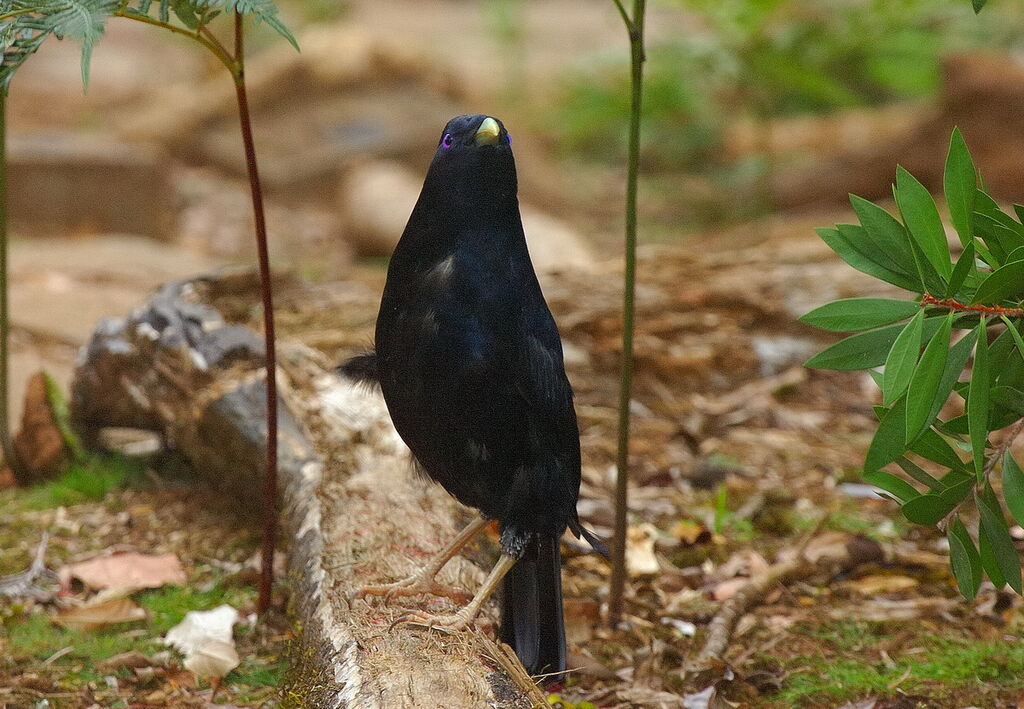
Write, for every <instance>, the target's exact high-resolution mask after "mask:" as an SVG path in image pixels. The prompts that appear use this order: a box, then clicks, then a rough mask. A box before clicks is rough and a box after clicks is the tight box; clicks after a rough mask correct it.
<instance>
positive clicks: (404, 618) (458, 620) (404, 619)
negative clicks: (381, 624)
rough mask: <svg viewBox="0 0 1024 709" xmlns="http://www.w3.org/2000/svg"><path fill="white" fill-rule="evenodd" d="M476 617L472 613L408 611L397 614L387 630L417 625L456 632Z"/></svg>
mask: <svg viewBox="0 0 1024 709" xmlns="http://www.w3.org/2000/svg"><path fill="white" fill-rule="evenodd" d="M475 619H476V614H473V613H464V612H460V613H455V614H453V615H432V614H430V613H424V612H423V611H408V612H407V613H403V614H402V615H400V616H398V618H396V619H395V620H394V621H393V622H392V623H391V625H390V626H389V627H388V630H389V631H390V630H394V629H395V628H396V627H398V626H399V625H418V626H421V627H423V628H428V629H430V630H440V631H442V632H446V633H457V632H460V631H462V630H466V629H467V628H469V627H470V626H471V625H473V621H474V620H475Z"/></svg>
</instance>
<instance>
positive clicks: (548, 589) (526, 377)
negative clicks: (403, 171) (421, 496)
mask: <svg viewBox="0 0 1024 709" xmlns="http://www.w3.org/2000/svg"><path fill="white" fill-rule="evenodd" d="M516 193H517V183H516V169H515V161H514V159H513V156H512V149H511V140H510V139H509V137H508V133H507V132H506V131H505V128H504V126H502V125H501V123H500V122H499V121H497V120H496V119H493V118H489V117H487V116H481V115H471V116H459V117H457V118H454V119H452V120H451V121H449V123H448V125H447V126H446V127H445V129H444V132H443V134H442V137H441V140H440V141H439V143H438V147H437V152H436V153H435V155H434V158H433V161H432V162H431V164H430V168H429V170H428V172H427V176H426V179H425V180H424V183H423V190H422V192H421V193H420V197H419V200H418V201H417V203H416V206H415V208H414V209H413V212H412V215H411V216H410V218H409V222H408V224H407V226H406V228H405V231H404V233H403V235H402V238H401V240H400V241H399V243H398V245H397V246H396V248H395V251H394V254H393V256H392V258H391V262H390V266H389V268H388V276H387V283H386V285H385V287H384V294H383V297H382V299H381V306H380V313H379V315H378V318H377V327H376V333H375V351H374V352H373V353H370V354H367V355H363V356H361V357H358V358H355V359H353V360H351V361H349V362H348V363H346V364H345V365H343V367H342V371H343V372H345V373H346V374H348V375H349V376H352V377H354V378H356V379H361V380H376V381H378V382H379V383H380V387H381V390H382V392H383V395H384V399H385V401H386V402H387V406H388V410H389V412H390V414H391V418H392V420H393V422H394V424H395V428H396V429H397V430H398V432H399V434H400V435H401V436H402V438H403V439H404V440H405V442H406V443H407V444H408V446H409V448H410V450H411V451H412V453H413V455H414V457H415V459H416V461H417V462H418V464H419V466H420V468H421V469H422V470H423V472H425V474H426V475H428V476H429V477H430V478H432V479H433V480H435V481H437V482H438V483H440V484H441V485H442V486H443V487H444V488H445V489H446V490H447V491H448V492H449V493H451V494H452V495H453V496H454V497H456V498H457V499H458V500H459V501H460V502H462V503H463V504H466V505H468V506H470V507H475V508H477V509H479V510H480V512H481V513H482V515H484V516H485V517H486V518H489V519H492V520H497V521H498V523H499V525H500V530H501V547H502V550H503V552H504V553H505V554H507V555H508V556H509V557H511V558H513V559H516V560H519V561H518V563H516V564H515V565H514V566H512V568H511V570H510V571H508V573H507V575H506V576H505V578H504V581H503V598H502V636H503V638H504V639H505V640H506V641H507V642H509V643H510V644H511V645H512V646H513V647H514V648H515V650H516V652H517V654H518V655H519V657H520V659H521V660H522V661H523V663H524V665H525V666H526V667H527V669H528V670H530V671H531V672H539V671H545V670H546V671H549V672H550V671H554V672H558V671H561V670H563V669H564V668H565V639H564V626H563V619H562V598H561V576H560V566H561V562H560V552H559V538H560V537H561V535H562V533H563V532H564V531H565V529H566V527H568V528H569V529H570V530H571V531H572V532H573V533H574V534H575V535H576V536H580V535H581V534H582V535H585V536H586V537H587V538H588V539H589V540H591V543H592V544H595V545H596V546H598V547H601V548H602V549H603V545H601V543H600V542H599V541H598V540H597V539H596V538H594V537H593V536H592V535H591V534H590V533H588V532H586V531H585V530H583V528H582V527H581V526H580V522H579V517H578V515H577V513H576V499H577V495H578V493H579V485H580V446H579V430H578V427H577V423H576V414H575V411H574V409H573V395H572V389H571V387H570V385H569V381H568V379H567V378H566V375H565V370H564V366H563V361H562V345H561V340H560V338H559V335H558V330H557V328H556V326H555V321H554V319H553V318H552V316H551V312H550V310H549V309H548V306H547V303H546V302H545V301H544V296H543V294H542V293H541V288H540V285H539V283H538V281H537V276H536V274H535V272H534V269H533V264H532V263H531V261H530V255H529V252H528V250H527V245H526V240H525V237H524V235H523V226H522V221H521V219H520V215H519V203H518V198H517V194H516ZM442 563H443V562H442Z"/></svg>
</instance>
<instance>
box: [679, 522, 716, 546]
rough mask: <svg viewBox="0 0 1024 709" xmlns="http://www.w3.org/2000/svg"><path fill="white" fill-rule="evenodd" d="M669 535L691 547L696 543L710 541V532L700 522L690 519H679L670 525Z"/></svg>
mask: <svg viewBox="0 0 1024 709" xmlns="http://www.w3.org/2000/svg"><path fill="white" fill-rule="evenodd" d="M669 533H670V534H671V535H672V536H673V537H675V538H676V539H678V540H679V541H681V542H682V543H683V544H687V545H693V544H697V543H698V542H702V543H704V542H709V541H711V532H710V531H709V530H708V528H707V527H706V526H705V525H704V524H703V523H701V522H696V521H694V520H692V519H681V520H679V521H678V522H676V523H675V524H674V525H672V529H671V530H670V531H669Z"/></svg>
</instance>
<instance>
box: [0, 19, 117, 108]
mask: <svg viewBox="0 0 1024 709" xmlns="http://www.w3.org/2000/svg"><path fill="white" fill-rule="evenodd" d="M24 6H25V7H26V8H27V7H29V6H30V5H29V4H28V3H25V5H24ZM32 7H33V9H34V10H35V12H33V13H31V14H26V15H18V16H17V17H15V18H13V22H11V23H7V22H5V23H2V24H0V36H2V37H3V38H4V39H5V41H4V44H3V62H2V65H3V66H2V67H0V88H3V89H4V90H5V91H6V88H7V86H8V85H9V83H10V80H11V77H12V76H13V74H14V71H15V70H16V69H18V68H19V67H20V66H21V65H22V64H23V63H24V62H25V60H26V59H27V58H28V57H29V56H30V55H31V54H32V53H33V52H35V51H36V50H37V49H39V47H40V45H41V44H42V43H43V41H44V40H45V39H46V38H47V37H49V36H50V34H53V35H55V36H56V37H57V38H58V39H65V38H71V39H75V40H78V41H80V42H81V43H82V83H83V85H85V86H88V85H89V64H90V61H91V59H92V49H93V46H94V45H95V43H96V41H97V40H98V39H99V38H100V37H101V36H102V35H103V27H104V25H105V24H106V21H107V18H109V17H110V16H111V15H113V14H114V12H116V11H117V9H118V8H119V7H120V0H40V1H39V2H36V3H34V4H33V5H32ZM8 42H9V45H8Z"/></svg>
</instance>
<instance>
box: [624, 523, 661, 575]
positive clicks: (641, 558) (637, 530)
mask: <svg viewBox="0 0 1024 709" xmlns="http://www.w3.org/2000/svg"><path fill="white" fill-rule="evenodd" d="M657 538H658V529H657V527H655V526H654V525H653V524H637V525H632V526H630V528H629V533H628V535H627V537H626V570H627V571H628V572H629V575H630V576H631V577H633V578H636V577H638V576H653V575H655V574H657V573H658V571H660V570H661V566H660V565H659V564H658V557H657V556H655V554H654V542H655V540H656V539H657Z"/></svg>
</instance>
